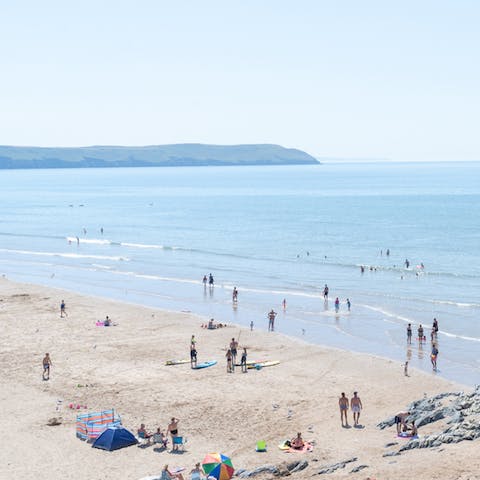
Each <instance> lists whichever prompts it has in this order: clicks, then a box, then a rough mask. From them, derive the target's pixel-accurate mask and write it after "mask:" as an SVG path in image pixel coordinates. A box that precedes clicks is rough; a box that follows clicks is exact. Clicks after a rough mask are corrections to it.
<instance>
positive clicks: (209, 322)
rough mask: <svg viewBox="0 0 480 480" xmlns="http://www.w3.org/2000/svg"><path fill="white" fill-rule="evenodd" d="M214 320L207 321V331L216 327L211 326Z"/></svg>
mask: <svg viewBox="0 0 480 480" xmlns="http://www.w3.org/2000/svg"><path fill="white" fill-rule="evenodd" d="M214 321H215V320H214V319H213V318H211V319H210V320H209V321H208V329H209V330H213V329H214V328H216V326H215V325H214V324H213V322H214Z"/></svg>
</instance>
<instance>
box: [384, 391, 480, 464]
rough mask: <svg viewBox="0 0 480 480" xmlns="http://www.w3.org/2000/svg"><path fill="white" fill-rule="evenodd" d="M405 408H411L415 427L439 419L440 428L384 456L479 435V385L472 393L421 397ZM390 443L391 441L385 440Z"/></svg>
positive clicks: (387, 423)
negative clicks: (440, 421)
mask: <svg viewBox="0 0 480 480" xmlns="http://www.w3.org/2000/svg"><path fill="white" fill-rule="evenodd" d="M407 410H408V411H409V412H411V414H410V416H409V417H408V420H409V421H415V424H416V425H417V427H422V426H424V425H428V424H432V423H435V422H437V421H439V420H445V422H442V427H440V429H439V432H437V433H434V434H431V435H426V436H422V435H421V432H420V435H419V438H413V439H411V440H410V441H409V442H407V443H406V444H404V445H403V446H402V447H401V448H400V449H399V450H398V452H390V453H387V454H384V455H383V456H393V455H397V454H398V453H399V452H404V451H406V450H412V449H415V448H432V447H439V446H440V445H442V444H443V443H459V442H463V441H472V440H476V439H477V438H480V386H477V387H476V388H475V390H474V391H473V392H472V393H468V394H467V393H464V392H451V393H441V394H439V395H435V396H434V397H431V398H426V397H425V398H423V399H421V400H416V401H414V402H412V403H411V404H410V405H409V406H408V407H407ZM394 423H395V420H394V417H391V418H388V419H386V420H384V421H383V422H380V423H379V424H378V425H377V426H378V428H380V429H384V428H387V427H390V426H392V425H393V424H394ZM387 445H388V446H390V444H387Z"/></svg>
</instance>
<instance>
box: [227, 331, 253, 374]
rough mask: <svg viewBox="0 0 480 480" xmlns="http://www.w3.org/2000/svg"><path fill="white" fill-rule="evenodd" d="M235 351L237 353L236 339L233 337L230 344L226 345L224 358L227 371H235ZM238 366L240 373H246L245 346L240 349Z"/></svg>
mask: <svg viewBox="0 0 480 480" xmlns="http://www.w3.org/2000/svg"><path fill="white" fill-rule="evenodd" d="M237 353H238V341H237V340H235V338H232V340H231V341H230V345H229V346H228V349H227V353H226V354H225V358H226V359H227V373H235V364H236V362H237ZM240 367H241V369H242V373H247V372H248V369H247V349H246V347H245V348H244V349H243V351H242V356H241V357H240Z"/></svg>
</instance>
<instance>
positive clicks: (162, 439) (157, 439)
mask: <svg viewBox="0 0 480 480" xmlns="http://www.w3.org/2000/svg"><path fill="white" fill-rule="evenodd" d="M153 443H161V444H162V446H163V448H167V443H168V438H167V437H166V436H165V435H164V434H163V432H162V430H161V428H160V427H158V428H157V431H156V432H155V433H154V434H153Z"/></svg>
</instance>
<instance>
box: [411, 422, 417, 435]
mask: <svg viewBox="0 0 480 480" xmlns="http://www.w3.org/2000/svg"><path fill="white" fill-rule="evenodd" d="M410 434H411V435H412V437H416V436H417V435H418V428H417V426H416V425H415V420H412V424H411V425H410Z"/></svg>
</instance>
